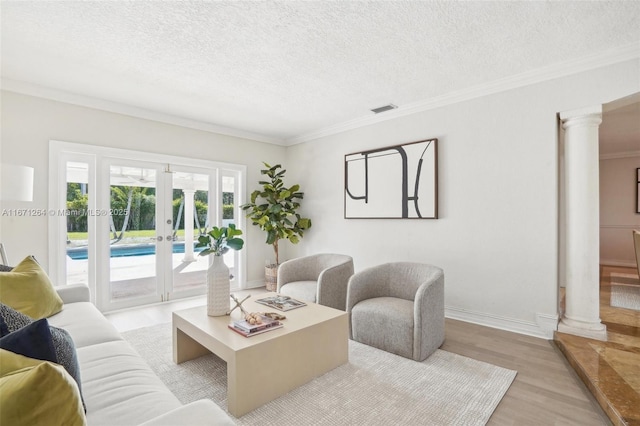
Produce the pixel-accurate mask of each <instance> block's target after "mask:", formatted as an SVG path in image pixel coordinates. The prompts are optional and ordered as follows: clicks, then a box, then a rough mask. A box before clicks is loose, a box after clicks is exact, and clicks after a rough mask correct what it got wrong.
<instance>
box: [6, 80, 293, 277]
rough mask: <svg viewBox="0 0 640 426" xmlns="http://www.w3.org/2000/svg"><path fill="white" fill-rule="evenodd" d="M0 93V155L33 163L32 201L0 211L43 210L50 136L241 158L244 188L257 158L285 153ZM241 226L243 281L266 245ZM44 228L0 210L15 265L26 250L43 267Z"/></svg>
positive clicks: (36, 220) (255, 172) (266, 252)
mask: <svg viewBox="0 0 640 426" xmlns="http://www.w3.org/2000/svg"><path fill="white" fill-rule="evenodd" d="M1 95H2V98H1V100H0V101H1V106H2V121H1V124H2V129H1V137H2V140H1V144H0V152H1V155H2V161H3V162H6V163H9V164H22V165H27V166H31V167H34V168H35V177H34V195H33V196H34V200H33V202H30V203H25V202H8V201H3V202H1V204H0V212H1V211H2V209H6V208H32V209H46V208H47V201H48V194H47V188H48V155H49V154H48V152H49V151H48V146H49V140H58V141H65V142H76V143H84V144H91V145H102V146H107V147H114V148H125V149H131V150H137V151H147V152H156V153H161V154H170V155H178V156H182V157H194V158H202V159H206V160H216V161H222V162H229V163H235V164H244V165H246V166H247V181H248V185H247V188H246V189H247V191H248V192H251V191H252V190H253V189H254V186H256V184H255V182H257V181H258V180H259V178H260V168H261V167H262V163H261V162H262V161H267V162H277V161H280V159H282V158H283V157H284V155H285V148H284V147H281V146H277V145H272V144H266V143H261V142H255V141H250V140H246V139H240V138H236V137H231V136H224V135H219V134H215V133H209V132H205V131H200V130H194V129H189V128H185V127H180V126H175V125H170V124H163V123H159V122H156V121H151V120H145V119H139V118H134V117H130V116H126V115H121V114H115V113H111V112H105V111H100V110H96V109H92V108H85V107H80V106H75V105H70V104H66V103H61V102H55V101H50V100H45V99H42V98H36V97H32V96H24V95H20V94H16V93H11V92H6V91H3V92H1ZM247 226H248V227H249V229H246V230H245V233H246V237H247V238H246V242H247V245H246V247H247V248H246V251H247V256H248V259H247V260H248V268H247V275H248V278H247V279H248V281H258V280H259V281H263V280H264V259H265V258H267V257H270V256H271V252H272V250H271V248H270V246H267V245H266V244H265V243H264V234H263V233H262V232H261V231H260V230H259V229H257V228H255V227H253V226H250V224H248V225H247ZM47 232H48V224H47V218H46V217H12V216H0V242H2V243H4V245H5V247H6V248H7V252H8V253H7V254H8V255H9V258H10V260H11V261H13V262H14V263H15V262H17V261H20V260H22V258H24V257H25V256H27V255H29V254H33V255H35V256H36V257H37V258H38V260H39V261H40V262H42V263H43V265H44V267H45V268H48V264H47V262H48V244H47V235H48V234H47Z"/></svg>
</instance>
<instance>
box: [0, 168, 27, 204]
mask: <svg viewBox="0 0 640 426" xmlns="http://www.w3.org/2000/svg"><path fill="white" fill-rule="evenodd" d="M0 200H6V201H8V200H14V201H33V167H27V166H16V165H13V164H4V163H3V164H0Z"/></svg>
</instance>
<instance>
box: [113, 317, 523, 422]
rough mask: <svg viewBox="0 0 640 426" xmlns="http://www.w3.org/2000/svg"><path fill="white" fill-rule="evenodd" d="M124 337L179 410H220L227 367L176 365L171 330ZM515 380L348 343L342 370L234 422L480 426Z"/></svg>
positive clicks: (440, 359)
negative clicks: (198, 403) (201, 405)
mask: <svg viewBox="0 0 640 426" xmlns="http://www.w3.org/2000/svg"><path fill="white" fill-rule="evenodd" d="M123 335H124V337H125V339H126V340H127V341H129V342H130V343H131V344H132V345H133V347H134V348H136V350H137V351H138V352H139V353H140V355H142V357H143V358H145V359H146V360H147V362H148V363H149V365H151V367H152V368H153V369H154V371H155V372H156V373H157V374H158V376H159V377H160V378H161V379H162V381H163V382H164V383H165V384H166V385H167V387H168V388H169V389H171V391H172V392H173V393H174V394H175V395H176V396H177V397H178V399H180V400H181V401H182V402H183V403H188V402H191V401H194V400H197V399H201V398H210V399H212V400H213V401H214V402H216V403H217V404H218V405H219V406H220V407H222V408H223V409H225V410H226V407H227V401H226V387H227V384H226V383H227V374H226V363H225V362H224V361H222V360H221V359H220V358H218V357H217V356H215V355H207V356H204V357H201V358H198V359H195V360H192V361H187V362H185V363H183V364H180V365H176V364H174V362H173V360H172V348H171V344H172V342H171V325H170V324H160V325H156V326H152V327H146V328H141V329H138V330H132V331H129V332H126V333H123ZM265 368H269V366H267V365H265ZM516 374H517V373H516V372H515V371H512V370H507V369H504V368H501V367H496V366H494V365H491V364H487V363H484V362H481V361H476V360H474V359H471V358H467V357H463V356H460V355H456V354H452V353H450V352H446V351H441V350H438V351H436V353H434V354H433V355H432V356H431V357H429V358H428V359H427V360H425V361H424V362H415V361H412V360H408V359H405V358H402V357H399V356H396V355H393V354H389V353H387V352H383V351H380V350H377V349H375V348H371V347H369V346H366V345H362V344H360V343H357V342H353V341H349V362H348V363H347V364H345V365H343V366H340V367H338V368H336V369H335V370H332V371H330V372H328V373H326V374H324V375H323V376H320V377H318V378H316V379H314V380H313V381H311V382H310V383H307V384H305V385H303V386H301V387H300V388H298V389H295V390H293V391H291V392H289V393H288V394H286V395H284V396H282V397H280V398H278V399H276V400H274V401H272V402H270V403H268V404H266V405H264V406H262V407H260V408H258V409H256V410H254V411H252V412H250V413H248V414H246V415H244V416H242V417H241V418H240V419H236V423H237V424H239V425H261V426H264V425H278V426H286V425H292V426H304V425H335V426H343V425H385V426H386V425H443V426H444V425H484V424H486V423H487V421H488V420H489V418H490V417H491V414H492V413H493V411H494V410H495V408H496V407H497V405H498V403H499V402H500V400H501V399H502V397H503V396H504V394H505V393H506V392H507V390H508V389H509V386H510V385H511V383H512V381H513V379H514V378H515V376H516ZM268 391H269V389H268V386H266V387H265V392H268Z"/></svg>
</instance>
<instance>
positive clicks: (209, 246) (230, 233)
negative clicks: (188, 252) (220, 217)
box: [196, 223, 244, 256]
mask: <svg viewBox="0 0 640 426" xmlns="http://www.w3.org/2000/svg"><path fill="white" fill-rule="evenodd" d="M238 235H242V231H241V230H239V229H236V226H235V225H234V224H233V223H231V224H229V227H226V226H223V227H222V228H218V227H217V226H214V227H213V228H212V229H211V231H209V232H207V233H206V234H201V235H200V236H199V237H198V244H196V247H205V249H204V250H202V251H201V252H200V256H207V255H209V254H213V255H215V256H222V255H223V254H225V253H226V252H228V251H229V249H232V250H241V249H242V247H243V246H244V241H243V240H242V238H238V237H237V236H238Z"/></svg>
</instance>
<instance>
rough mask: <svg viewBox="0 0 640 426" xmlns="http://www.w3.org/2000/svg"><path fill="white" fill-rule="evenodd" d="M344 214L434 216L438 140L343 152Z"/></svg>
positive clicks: (364, 216) (357, 216)
mask: <svg viewBox="0 0 640 426" xmlns="http://www.w3.org/2000/svg"><path fill="white" fill-rule="evenodd" d="M344 217H345V218H347V219H365V218H366V219H437V218H438V139H427V140H423V141H418V142H410V143H406V144H402V145H394V146H388V147H384V148H376V149H370V150H366V151H362V152H354V153H352V154H347V155H345V156H344Z"/></svg>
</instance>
